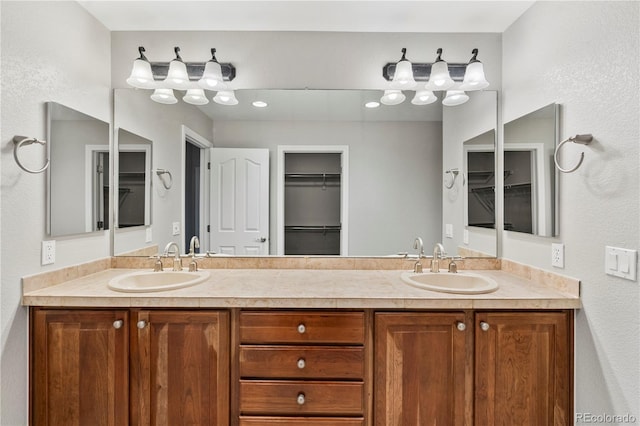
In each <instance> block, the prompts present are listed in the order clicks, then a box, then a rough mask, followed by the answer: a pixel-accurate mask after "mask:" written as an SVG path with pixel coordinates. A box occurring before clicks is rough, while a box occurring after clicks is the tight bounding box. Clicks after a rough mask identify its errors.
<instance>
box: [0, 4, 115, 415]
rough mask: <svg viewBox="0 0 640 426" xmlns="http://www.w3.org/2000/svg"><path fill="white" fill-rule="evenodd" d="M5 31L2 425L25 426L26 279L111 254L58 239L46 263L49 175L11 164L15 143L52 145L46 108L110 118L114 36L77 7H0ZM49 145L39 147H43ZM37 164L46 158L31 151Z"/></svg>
mask: <svg viewBox="0 0 640 426" xmlns="http://www.w3.org/2000/svg"><path fill="white" fill-rule="evenodd" d="M0 10H1V11H2V12H1V18H2V21H1V31H2V37H1V40H2V51H1V54H2V57H1V72H2V76H1V82H2V94H1V95H2V102H1V103H2V129H1V134H0V135H1V137H0V140H1V143H2V150H1V155H2V157H1V158H2V161H1V166H0V167H1V171H2V178H1V179H2V180H1V185H0V187H1V188H2V194H1V201H0V203H1V205H2V237H1V254H2V256H1V260H0V262H1V264H2V272H1V279H0V299H1V302H0V312H1V314H2V315H1V317H0V328H1V330H2V331H1V332H2V334H1V340H0V352H1V357H2V359H1V364H0V374H1V375H2V382H1V383H0V424H2V425H3V426H14V425H15V426H18V425H25V424H27V404H28V385H29V383H28V379H27V370H28V361H29V356H28V350H27V349H28V346H27V336H28V327H27V309H26V308H23V307H21V306H20V299H21V295H22V287H21V283H20V278H21V277H22V276H25V275H29V274H34V273H38V272H42V271H45V270H50V269H56V268H60V267H63V266H66V265H70V264H76V263H81V262H84V261H88V260H93V259H96V258H103V257H106V256H108V255H109V243H108V237H107V234H106V233H92V234H89V235H85V236H74V237H66V238H64V239H58V240H57V241H56V263H55V264H54V265H51V266H47V267H42V266H40V242H41V241H42V240H43V239H45V238H46V237H45V175H44V174H38V175H32V174H28V173H26V172H24V171H22V170H21V169H19V168H18V166H17V165H16V163H15V162H14V160H13V154H12V148H13V142H12V138H13V136H14V135H26V136H31V137H36V138H41V139H44V138H45V106H44V102H45V101H56V102H59V103H62V104H64V105H67V106H69V107H71V108H74V109H77V110H79V111H82V112H84V113H86V114H88V115H91V116H94V117H97V118H100V119H101V120H104V121H107V122H109V121H111V116H110V111H111V107H110V105H111V104H110V93H111V90H110V84H111V78H110V77H111V75H110V68H109V65H110V34H109V31H107V30H106V29H105V28H104V27H103V26H102V25H101V24H100V23H99V22H97V21H96V20H95V19H94V18H93V17H92V16H90V15H89V14H88V13H87V12H86V11H85V10H84V9H83V8H81V7H80V6H78V5H77V4H76V3H75V2H73V3H72V2H12V1H2V2H0ZM40 148H41V147H40ZM23 155H24V161H25V163H26V162H32V163H29V164H41V163H38V162H39V161H41V160H42V157H43V156H42V151H41V150H38V149H37V148H36V147H34V149H33V150H25V152H24V153H23Z"/></svg>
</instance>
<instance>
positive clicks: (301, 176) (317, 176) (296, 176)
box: [284, 173, 340, 179]
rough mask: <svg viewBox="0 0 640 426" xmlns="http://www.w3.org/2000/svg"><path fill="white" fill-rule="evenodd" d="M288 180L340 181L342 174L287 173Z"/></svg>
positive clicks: (285, 175)
mask: <svg viewBox="0 0 640 426" xmlns="http://www.w3.org/2000/svg"><path fill="white" fill-rule="evenodd" d="M284 177H285V178H287V179H332V178H333V179H340V173H285V174H284Z"/></svg>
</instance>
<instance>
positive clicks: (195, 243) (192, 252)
mask: <svg viewBox="0 0 640 426" xmlns="http://www.w3.org/2000/svg"><path fill="white" fill-rule="evenodd" d="M199 248H200V240H199V239H198V237H197V236H195V235H194V236H193V237H191V241H190V242H189V256H191V262H189V272H195V271H197V270H198V264H197V263H196V249H199Z"/></svg>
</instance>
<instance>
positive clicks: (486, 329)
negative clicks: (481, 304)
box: [480, 321, 490, 331]
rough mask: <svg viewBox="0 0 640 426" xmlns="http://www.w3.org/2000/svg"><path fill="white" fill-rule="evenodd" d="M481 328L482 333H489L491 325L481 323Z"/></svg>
mask: <svg viewBox="0 0 640 426" xmlns="http://www.w3.org/2000/svg"><path fill="white" fill-rule="evenodd" d="M480 328H481V329H482V331H489V328H490V326H489V323H487V322H484V321H482V322H481V323H480Z"/></svg>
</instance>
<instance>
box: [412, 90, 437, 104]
mask: <svg viewBox="0 0 640 426" xmlns="http://www.w3.org/2000/svg"><path fill="white" fill-rule="evenodd" d="M437 100H438V97H437V96H436V95H435V94H434V93H433V92H432V91H430V90H416V95H415V96H414V97H413V99H412V100H411V103H412V104H414V105H429V104H432V103H434V102H435V101H437Z"/></svg>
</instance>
